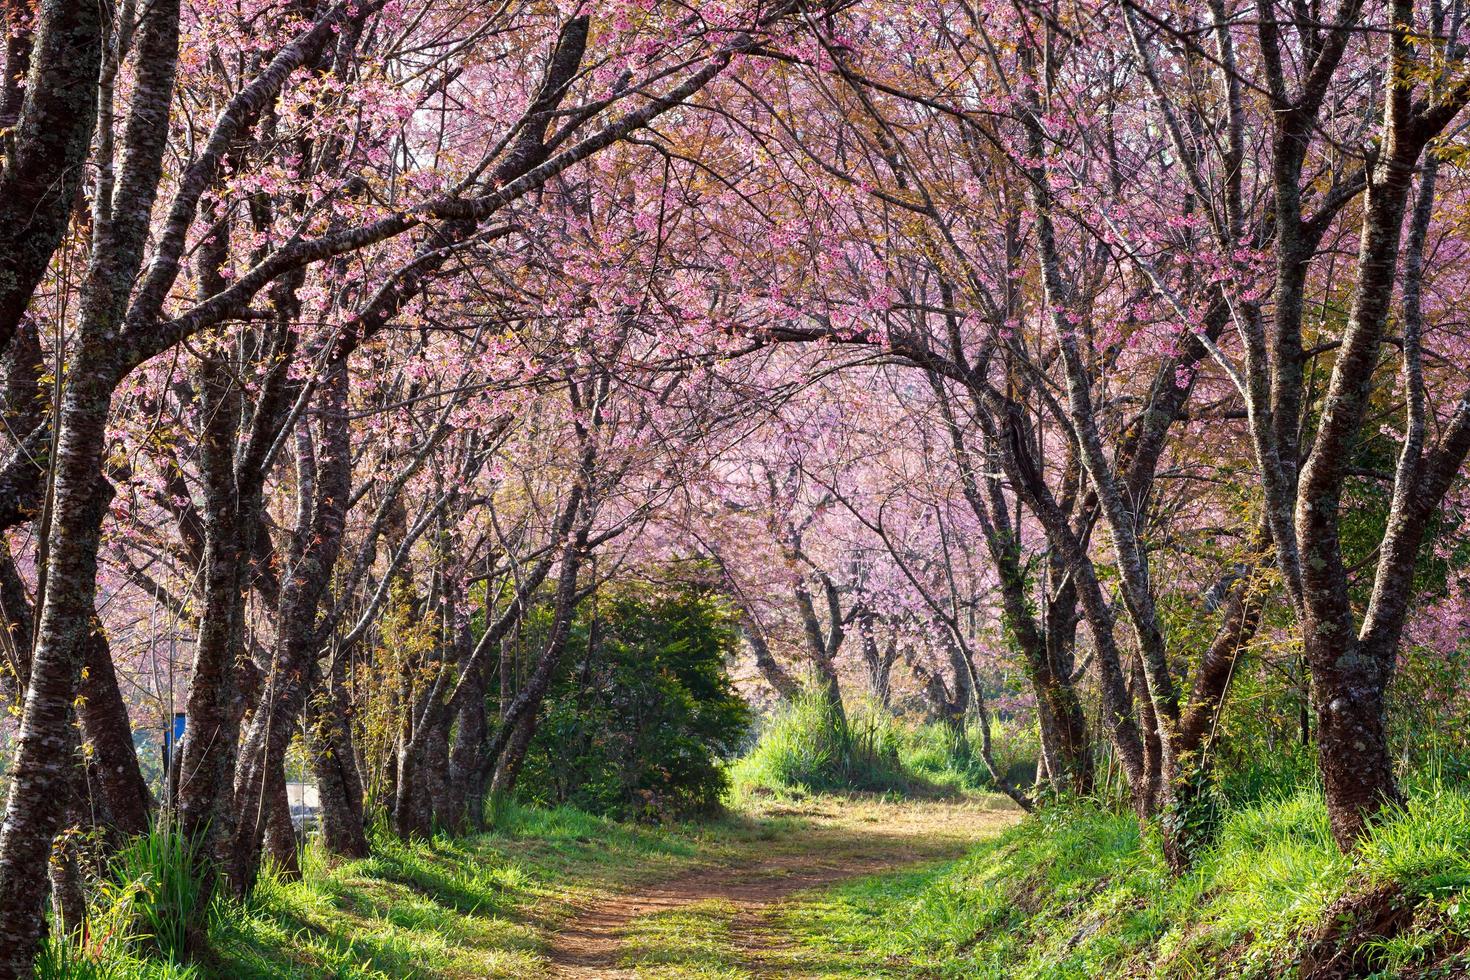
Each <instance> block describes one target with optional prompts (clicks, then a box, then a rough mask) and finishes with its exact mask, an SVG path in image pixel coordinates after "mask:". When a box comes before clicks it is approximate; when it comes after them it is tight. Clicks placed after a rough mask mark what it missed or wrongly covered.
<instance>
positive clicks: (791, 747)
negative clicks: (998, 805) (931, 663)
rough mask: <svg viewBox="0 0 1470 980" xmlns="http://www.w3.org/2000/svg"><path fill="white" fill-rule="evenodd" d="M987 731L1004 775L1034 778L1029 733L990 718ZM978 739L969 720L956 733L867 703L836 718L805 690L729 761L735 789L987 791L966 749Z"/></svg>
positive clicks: (982, 771) (985, 778) (981, 768)
mask: <svg viewBox="0 0 1470 980" xmlns="http://www.w3.org/2000/svg"><path fill="white" fill-rule="evenodd" d="M992 737H993V740H994V742H995V749H994V751H995V757H996V763H997V765H998V767H999V768H1000V769H1001V770H1002V771H1003V772H1005V773H1006V774H1007V775H1008V776H1009V778H1011V779H1012V780H1018V779H1019V780H1021V781H1023V782H1024V781H1029V780H1030V779H1031V778H1033V777H1034V775H1035V770H1034V765H1035V760H1036V754H1037V748H1036V736H1035V734H1034V733H1033V732H1031V731H1029V730H1027V729H1025V728H1022V727H1021V726H1018V725H1014V724H1012V725H1006V724H997V725H996V726H995V730H994V731H993V733H992ZM979 740H980V734H979V732H978V731H977V730H975V729H974V728H973V726H972V727H971V728H970V729H968V730H966V731H965V732H963V733H962V734H957V733H955V732H953V731H951V730H949V729H948V728H946V727H945V726H944V725H942V724H940V723H938V722H930V723H927V724H919V725H914V724H909V723H906V722H904V721H902V720H900V719H897V718H895V717H894V716H893V715H892V714H891V713H890V712H888V711H886V710H884V709H882V708H881V707H878V706H877V705H873V704H867V703H858V704H856V705H853V706H851V707H850V708H849V709H848V711H847V717H846V723H845V724H843V723H842V721H841V720H840V719H839V718H838V717H837V716H836V715H835V713H834V712H833V710H832V708H831V707H830V706H829V705H828V704H827V703H826V702H825V700H824V699H823V698H821V697H820V696H818V695H816V694H815V693H805V694H801V695H798V696H797V697H795V698H792V699H791V700H790V701H788V702H786V703H785V704H783V705H782V707H781V708H779V709H778V710H777V712H776V713H775V714H774V715H773V716H772V717H771V718H770V719H769V720H768V721H767V722H766V724H765V726H764V727H763V728H762V730H761V733H760V737H759V739H757V741H756V743H755V746H754V747H753V748H752V749H751V751H750V752H749V753H748V754H747V755H746V756H745V757H744V758H742V759H741V760H739V761H738V762H737V763H736V764H735V765H734V766H733V767H732V770H731V780H732V783H733V784H734V786H735V787H736V790H737V793H742V792H743V793H748V792H750V791H751V790H755V789H758V790H762V791H765V792H769V793H776V794H782V793H793V792H794V793H797V794H804V793H823V792H873V793H898V794H909V795H915V794H917V795H933V794H934V793H936V792H946V791H947V792H951V793H954V792H961V791H966V790H990V789H993V788H994V786H993V784H992V780H991V777H990V774H989V772H988V771H987V770H986V768H985V765H984V763H983V762H982V761H981V759H980V755H979V752H978V751H976V750H975V749H974V748H973V746H975V745H978V744H979ZM1028 767H1029V771H1028Z"/></svg>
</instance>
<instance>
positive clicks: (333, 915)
mask: <svg viewBox="0 0 1470 980" xmlns="http://www.w3.org/2000/svg"><path fill="white" fill-rule="evenodd" d="M792 826H794V825H793V824H792V823H791V822H790V821H785V822H783V821H782V820H780V819H774V820H769V821H752V820H748V819H745V818H742V817H739V816H733V817H730V818H727V819H725V820H722V821H717V822H714V823H711V824H707V825H702V826H699V825H681V826H674V827H669V828H665V829H659V828H651V827H642V826H636V825H625V824H618V823H615V822H612V821H608V820H604V819H601V818H598V817H593V816H589V815H588V814H585V813H582V812H580V811H576V810H571V809H566V808H563V809H554V810H540V809H531V808H524V807H519V806H515V805H509V806H505V807H504V808H503V809H502V811H501V813H500V815H499V819H498V822H497V825H496V830H495V831H494V832H493V833H487V834H481V835H477V836H474V837H470V838H465V839H451V838H449V837H446V836H436V837H434V838H433V839H431V840H427V841H416V842H413V843H405V842H403V841H400V840H397V839H396V838H393V837H392V836H390V835H388V834H381V835H378V836H377V837H376V839H375V840H374V842H373V853H372V856H371V857H368V858H366V859H364V860H360V861H347V862H330V861H328V860H326V859H325V858H324V856H323V855H322V854H321V853H320V852H319V851H317V850H316V849H314V848H308V849H307V851H306V853H305V855H304V856H303V863H304V868H303V871H304V874H303V877H302V879H301V880H299V881H293V882H285V881H281V880H279V879H278V878H276V877H275V876H273V875H271V874H269V873H267V874H266V875H264V876H263V877H262V879H261V881H260V883H259V884H258V886H257V887H256V889H255V890H254V892H253V893H252V894H251V896H250V898H249V899H248V900H247V901H245V902H243V903H240V902H232V901H227V900H223V899H220V900H216V902H215V903H214V904H213V905H212V906H211V908H210V909H209V910H208V932H209V939H210V945H211V948H212V952H213V958H212V960H211V961H210V962H207V963H203V964H200V965H199V966H197V967H184V966H179V965H176V964H172V963H170V962H169V960H168V958H167V957H166V956H163V955H160V953H159V950H158V947H159V946H160V945H163V943H162V942H159V941H155V940H153V939H150V938H149V937H150V935H151V934H150V933H149V931H148V928H149V926H148V925H147V923H148V921H149V920H148V918H147V916H148V914H150V912H149V907H147V905H146V902H144V901H142V899H141V898H140V896H139V894H138V893H139V892H143V893H146V892H147V891H148V886H147V885H146V884H144V885H141V886H140V885H136V884H135V886H134V888H133V892H134V894H132V895H131V896H128V897H126V898H125V899H119V898H118V897H117V896H116V895H113V896H112V897H110V898H106V900H104V901H99V903H98V906H99V908H98V910H97V912H96V913H95V918H96V921H95V922H94V923H93V924H92V925H93V928H92V929H91V930H89V934H90V936H92V937H94V939H93V940H92V941H89V942H86V943H82V944H80V945H79V944H77V943H74V942H70V941H64V940H61V939H56V940H53V941H52V943H51V944H50V946H49V947H48V949H47V952H46V955H45V957H44V959H43V962H42V964H41V969H40V971H39V975H40V976H42V977H58V978H59V977H67V978H72V977H77V978H87V977H97V978H108V980H114V978H115V980H144V978H148V980H198V978H214V977H218V978H231V980H235V978H241V980H246V978H267V977H269V978H282V977H285V978H303V980H304V978H317V977H340V978H362V980H368V978H372V980H378V978H389V977H394V978H396V977H410V976H412V977H424V978H431V977H442V978H459V977H464V978H469V977H477V978H478V977H486V978H495V977H524V976H528V975H537V974H538V973H539V972H541V970H542V968H543V966H544V951H545V936H546V934H547V932H548V931H549V930H550V929H552V928H554V927H555V925H556V924H557V923H558V922H559V921H561V920H562V919H563V918H564V917H565V916H567V915H568V914H570V912H571V910H572V909H573V908H574V907H575V906H576V905H578V904H580V903H585V902H589V901H592V900H595V899H596V898H597V897H598V896H600V895H605V894H608V893H611V892H615V891H621V890H626V889H628V888H633V887H636V885H637V884H638V883H640V882H642V881H647V880H650V879H654V878H659V877H667V876H669V875H672V874H675V873H677V872H678V871H680V870H681V869H684V868H688V867H692V866H694V865H696V864H701V863H706V862H710V861H719V860H722V859H725V858H727V857H728V856H729V855H730V854H732V853H734V852H736V851H738V850H739V849H740V848H742V847H748V846H755V842H757V841H758V840H760V839H761V838H762V837H763V836H769V835H772V834H779V833H782V832H786V831H787V830H788V829H789V828H790V827H792ZM140 846H146V847H147V848H151V849H152V851H151V852H149V853H153V854H155V855H156V852H157V851H158V850H159V849H161V848H162V849H166V847H167V844H166V842H160V841H151V840H150V839H149V838H144V839H143V841H142V842H141V843H140ZM141 860H142V858H141V856H140V857H138V858H136V859H134V864H138V867H133V868H132V871H130V872H129V873H133V872H137V875H136V877H135V878H134V881H135V882H144V883H146V882H148V881H150V880H153V879H154V878H157V879H160V880H166V879H165V876H163V875H161V874H157V873H156V872H154V871H149V870H147V869H146V868H143V866H142V864H140V863H139V862H141ZM140 869H141V870H140ZM108 887H109V888H110V887H112V886H108ZM165 897H166V898H167V899H168V900H169V901H174V900H176V899H177V898H178V897H179V892H178V890H177V889H176V888H175V889H174V890H172V891H167V892H166V893H165ZM122 902H126V904H127V909H126V911H125V912H120V911H119V909H123V908H124V906H123V904H120V903H122ZM123 914H126V915H128V916H129V917H130V918H131V919H132V920H133V922H134V923H135V924H134V926H133V927H132V928H131V930H124V929H121V928H117V927H114V926H110V925H107V924H106V923H107V922H110V921H112V919H116V918H118V917H119V916H120V915H123ZM107 916H111V919H107V918H106V917H107ZM139 922H141V923H143V924H141V925H139V924H137V923H139ZM104 931H110V934H111V935H112V936H113V937H114V938H113V939H111V940H109V941H107V942H100V941H95V937H96V936H98V935H101V934H102V933H103V932H104ZM158 934H159V935H164V933H163V932H162V931H160V932H159V933H158ZM165 941H166V940H165Z"/></svg>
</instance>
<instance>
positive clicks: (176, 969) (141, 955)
mask: <svg viewBox="0 0 1470 980" xmlns="http://www.w3.org/2000/svg"><path fill="white" fill-rule="evenodd" d="M196 856H197V847H196V846H195V845H193V844H191V843H189V842H188V841H187V840H186V839H185V838H184V836H183V835H182V834H180V833H179V832H178V831H177V829H175V828H172V827H169V826H167V825H165V824H159V825H156V826H155V827H154V828H153V829H152V830H150V831H149V832H148V833H146V834H143V835H142V836H140V837H136V838H134V839H133V840H131V841H129V842H128V844H127V845H126V846H124V847H123V848H122V849H121V850H119V851H118V852H117V853H116V854H114V855H112V857H111V859H110V861H109V863H108V872H107V875H106V876H105V877H103V878H102V879H101V880H98V881H95V882H93V883H92V886H91V895H90V900H89V902H88V908H87V918H86V921H85V922H83V923H81V924H80V926H79V927H78V928H76V929H75V930H73V931H71V932H69V933H68V932H63V931H62V930H61V929H59V928H55V927H53V929H52V932H51V935H50V937H49V938H48V940H47V942H46V945H45V947H44V948H43V949H42V951H41V955H40V956H39V957H38V959H37V963H36V976H37V977H38V978H42V980H51V978H57V980H60V978H76V980H94V978H95V980H143V978H156V980H193V978H196V977H198V976H199V973H198V970H197V968H196V967H194V966H192V965H186V964H185V962H184V960H185V957H186V955H187V952H188V948H189V943H190V941H191V939H195V938H197V937H202V936H203V934H204V932H205V929H206V927H207V918H208V907H207V905H206V904H205V903H204V902H203V901H202V898H203V896H202V893H201V889H200V884H199V880H198V878H197V877H196V874H195V857H196Z"/></svg>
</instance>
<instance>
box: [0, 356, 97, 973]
mask: <svg viewBox="0 0 1470 980" xmlns="http://www.w3.org/2000/svg"><path fill="white" fill-rule="evenodd" d="M78 363H79V364H82V365H96V366H97V368H98V369H97V370H86V369H81V370H78V371H77V372H76V373H75V375H74V377H73V379H72V381H71V383H70V384H69V385H68V387H67V391H66V396H65V401H64V404H63V406H62V424H61V441H60V445H59V447H58V452H57V459H56V477H55V484H54V490H53V504H52V508H53V518H52V525H51V533H50V536H49V540H48V542H47V552H48V554H47V565H46V590H45V597H44V600H43V603H42V607H41V617H40V618H41V623H40V630H39V642H38V643H37V644H36V648H35V652H34V655H33V657H32V663H31V676H30V681H29V684H28V685H27V689H26V699H25V707H24V709H23V711H22V713H21V723H20V733H19V736H18V738H17V740H16V752H15V763H14V766H13V768H12V769H11V783H10V796H9V800H8V801H7V804H6V810H5V823H4V826H3V828H0V980H12V978H14V980H19V978H21V977H29V976H30V975H31V963H32V960H33V959H34V958H35V954H36V951H37V949H38V947H39V945H40V942H41V938H42V936H43V934H44V929H45V916H44V911H43V910H44V903H45V899H46V893H47V890H48V886H49V882H48V879H47V866H48V864H49V862H50V857H51V842H52V839H53V838H54V837H55V836H56V831H57V827H58V824H59V822H60V816H61V814H60V812H59V811H58V809H57V807H56V805H55V801H56V800H57V799H59V798H61V796H62V795H63V794H64V792H65V789H66V781H67V780H68V779H70V778H71V760H70V758H69V757H68V755H67V753H66V747H67V745H68V744H69V740H70V737H71V736H70V734H69V733H70V732H71V731H72V730H73V729H72V726H73V706H74V703H75V700H76V694H77V689H78V685H79V684H80V681H81V672H82V665H83V662H84V661H85V659H86V649H87V644H88V642H89V640H90V637H91V633H92V619H93V616H94V615H95V609H94V607H93V603H94V600H95V588H96V580H97V549H98V545H99V543H100V539H101V528H102V515H103V514H104V513H105V511H106V509H107V505H108V502H109V500H110V498H111V494H112V488H111V486H110V485H108V484H106V482H105V481H103V480H101V479H100V476H99V473H100V469H101V456H102V447H103V444H104V441H105V429H106V425H107V415H108V408H109V405H110V397H111V392H112V388H113V385H114V383H115V381H114V380H113V377H114V376H110V375H111V372H109V371H108V370H107V369H106V368H105V365H106V364H107V361H106V360H105V358H104V357H103V356H102V355H101V354H100V352H97V351H96V350H93V349H89V348H88V347H87V346H85V345H84V348H83V351H82V352H81V353H79V355H78Z"/></svg>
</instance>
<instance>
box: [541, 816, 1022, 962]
mask: <svg viewBox="0 0 1470 980" xmlns="http://www.w3.org/2000/svg"><path fill="white" fill-rule="evenodd" d="M767 815H769V816H786V817H797V818H800V822H801V826H800V827H798V828H795V829H792V830H790V831H788V832H786V833H783V834H781V835H779V836H776V837H774V838H773V839H772V840H769V841H762V842H759V843H757V844H753V845H752V846H750V847H749V848H748V849H747V850H748V852H749V853H746V854H741V855H740V856H739V858H738V859H737V861H736V862H735V863H732V864H730V865H728V866H719V867H712V868H704V869H700V870H698V871H693V872H690V873H688V874H685V875H681V876H680V877H677V878H674V879H671V880H668V881H664V882H660V883H656V884H653V885H649V886H646V887H644V888H643V889H642V890H640V891H639V892H637V893H630V894H623V895H614V896H610V897H608V898H606V899H604V900H602V901H600V902H598V903H597V904H596V905H595V906H593V907H590V908H587V909H585V910H583V911H582V912H581V913H579V914H577V915H575V916H574V917H573V918H572V919H571V920H570V921H568V923H567V924H566V925H565V926H564V927H563V928H562V929H561V930H560V931H559V932H558V933H557V934H556V936H555V937H554V938H553V941H552V946H551V950H550V961H551V966H552V971H551V975H552V976H553V977H562V978H588V977H607V978H619V977H622V978H633V977H637V976H638V973H637V971H636V970H630V969H626V968H622V967H620V966H619V961H620V957H621V952H622V947H623V940H624V937H625V935H626V934H627V932H628V930H629V927H630V925H631V924H632V923H633V922H634V920H636V919H641V918H643V917H644V916H650V915H657V914H659V913H664V912H670V911H674V910H677V909H680V908H682V907H684V906H688V905H694V904H696V903H700V902H709V901H720V902H723V903H727V904H728V905H732V906H734V916H733V920H732V926H733V928H732V939H733V941H734V942H735V944H736V945H737V946H738V947H740V950H741V954H742V958H743V959H744V960H745V961H746V962H745V965H746V966H747V967H748V968H750V969H752V970H753V971H754V972H755V973H756V975H757V976H761V975H764V971H762V970H761V969H760V967H761V962H762V960H763V959H764V958H765V954H766V953H768V952H769V951H770V949H771V945H772V943H773V942H774V943H779V942H780V939H779V937H773V936H772V935H771V934H770V930H769V922H768V917H767V916H766V915H765V914H764V913H765V912H766V911H767V910H769V909H771V908H772V907H773V906H776V905H778V904H779V903H781V902H782V901H784V900H786V899H787V898H789V897H791V896H792V895H793V894H795V893H797V892H800V891H806V890H808V889H812V888H819V887H822V886H825V885H831V884H835V883H837V882H840V881H843V880H845V879H848V878H854V877H859V876H862V875H868V874H876V873H879V872H883V871H891V870H897V869H899V868H903V867H905V866H908V865H912V864H917V863H921V862H926V861H936V860H942V859H945V858H952V857H957V856H959V855H960V854H963V853H964V852H965V851H966V850H967V849H968V848H969V847H970V846H971V845H972V844H974V843H975V842H976V841H977V840H980V839H982V838H984V837H987V836H990V835H991V834H994V833H996V832H997V831H998V830H1000V829H1001V828H1003V827H1004V826H1006V825H1007V824H1009V823H1010V822H1011V821H1013V820H1014V819H1015V818H1016V817H1017V814H1016V813H1015V812H1014V811H1012V810H1010V809H1008V808H1006V807H1005V806H1004V805H1003V804H999V803H994V802H990V801H986V802H985V803H984V804H982V805H977V804H975V803H973V802H969V803H948V802H938V801H926V802H918V803H901V804H883V803H873V802H864V803H858V804H853V805H852V806H850V807H849V806H843V805H840V804H839V805H832V804H826V805H821V804H818V805H813V806H810V807H807V808H802V809H791V808H773V809H771V810H769V811H767Z"/></svg>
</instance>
